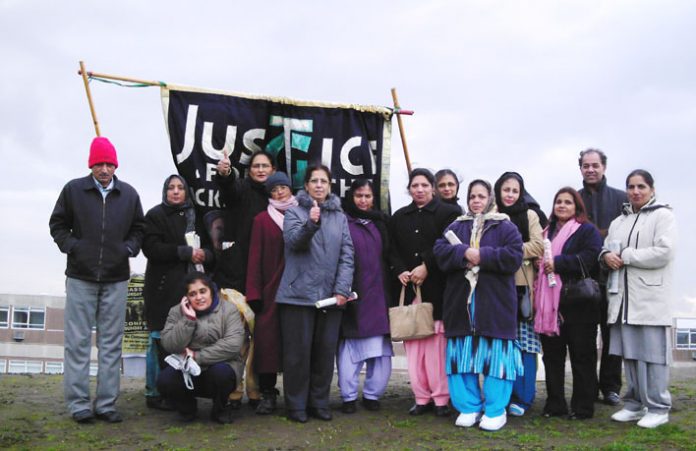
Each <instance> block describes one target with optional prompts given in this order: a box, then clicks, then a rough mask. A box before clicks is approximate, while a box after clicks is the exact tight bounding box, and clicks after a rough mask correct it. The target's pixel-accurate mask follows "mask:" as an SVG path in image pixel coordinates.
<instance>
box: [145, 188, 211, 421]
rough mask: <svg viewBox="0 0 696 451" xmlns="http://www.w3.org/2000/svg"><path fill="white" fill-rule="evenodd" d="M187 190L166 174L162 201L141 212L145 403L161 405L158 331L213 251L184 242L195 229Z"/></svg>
mask: <svg viewBox="0 0 696 451" xmlns="http://www.w3.org/2000/svg"><path fill="white" fill-rule="evenodd" d="M189 195H190V191H189V187H188V185H187V183H186V181H185V180H184V179H183V177H179V176H178V175H170V176H169V177H167V178H166V179H165V181H164V187H163V188H162V203H161V204H159V205H157V206H155V207H153V208H152V209H150V211H148V212H147V215H145V237H144V238H143V246H142V248H143V253H144V254H145V257H147V268H146V270H145V289H144V293H143V296H144V298H145V319H146V321H147V328H148V330H149V332H150V337H149V340H148V349H147V358H146V360H147V371H146V373H147V374H146V386H145V396H146V401H147V406H148V407H151V408H156V409H157V408H162V407H165V406H164V405H163V403H162V398H161V397H160V396H159V393H158V392H157V388H156V381H157V375H158V373H159V369H160V368H162V367H164V366H165V364H164V357H165V355H164V354H162V353H161V352H159V351H160V350H161V347H160V331H161V330H162V329H164V324H165V322H166V321H167V314H168V313H169V309H170V308H171V307H172V306H173V305H175V304H177V303H178V302H179V300H180V296H179V291H180V289H181V287H180V283H181V280H182V279H183V278H184V276H185V275H186V273H187V272H189V271H190V270H193V269H194V265H197V264H198V265H203V264H211V263H212V262H213V253H212V252H211V251H210V250H208V249H194V248H193V247H191V246H189V245H188V244H186V238H185V234H186V233H187V232H194V231H195V224H196V213H195V209H194V207H193V204H192V202H191V200H190V199H189Z"/></svg>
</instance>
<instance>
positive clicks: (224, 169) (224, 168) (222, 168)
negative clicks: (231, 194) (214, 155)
mask: <svg viewBox="0 0 696 451" xmlns="http://www.w3.org/2000/svg"><path fill="white" fill-rule="evenodd" d="M215 169H217V173H218V174H219V175H221V176H222V177H227V176H229V175H230V174H231V173H232V163H231V162H230V159H229V157H228V156H227V151H225V153H224V154H223V157H222V159H221V160H220V161H218V164H217V166H216V167H215Z"/></svg>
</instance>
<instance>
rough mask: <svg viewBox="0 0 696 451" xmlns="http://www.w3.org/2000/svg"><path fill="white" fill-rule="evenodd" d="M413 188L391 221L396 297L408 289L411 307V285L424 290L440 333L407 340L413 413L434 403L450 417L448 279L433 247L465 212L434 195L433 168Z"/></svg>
mask: <svg viewBox="0 0 696 451" xmlns="http://www.w3.org/2000/svg"><path fill="white" fill-rule="evenodd" d="M407 188H408V192H409V195H410V196H411V199H412V200H413V201H412V202H411V203H410V204H409V205H407V206H405V207H403V208H400V209H399V210H397V211H396V213H394V215H393V216H392V217H391V219H390V221H389V237H390V238H391V239H392V241H393V242H392V245H390V251H389V264H390V266H391V271H392V277H393V280H394V281H398V285H397V288H396V289H395V290H394V292H393V293H392V294H393V296H392V304H393V305H394V304H395V302H394V301H396V300H398V299H399V293H400V290H401V287H405V293H406V297H405V305H410V304H411V303H412V302H413V301H414V299H415V293H414V290H412V289H411V285H417V286H420V287H421V295H422V301H423V302H430V303H432V304H433V319H434V320H435V333H434V335H432V336H430V337H426V338H421V339H417V340H408V341H405V342H404V348H405V349H406V359H407V362H408V376H409V380H410V382H411V390H413V395H414V397H415V403H414V404H413V406H412V407H411V408H410V410H409V414H410V415H423V414H424V413H426V412H429V411H432V410H433V404H434V410H435V414H436V415H437V416H441V417H447V416H449V414H450V410H449V406H448V404H449V398H450V397H449V392H448V390H447V377H446V375H445V345H446V339H445V328H444V325H443V323H442V293H443V290H444V288H445V276H444V274H443V273H442V272H441V271H440V269H439V268H438V267H437V264H436V263H435V256H434V255H433V244H435V240H436V239H438V238H439V237H441V236H442V233H443V232H444V230H445V228H446V227H447V226H448V225H449V224H450V223H451V222H452V221H454V220H455V219H456V218H457V216H459V213H460V210H459V208H458V207H457V206H455V205H450V204H447V203H444V202H442V201H441V200H440V199H439V198H438V197H436V196H435V195H434V193H435V177H434V176H433V174H432V172H430V171H429V170H427V169H424V168H417V169H414V170H413V171H411V174H410V175H409V180H408V186H407ZM396 305H398V304H396Z"/></svg>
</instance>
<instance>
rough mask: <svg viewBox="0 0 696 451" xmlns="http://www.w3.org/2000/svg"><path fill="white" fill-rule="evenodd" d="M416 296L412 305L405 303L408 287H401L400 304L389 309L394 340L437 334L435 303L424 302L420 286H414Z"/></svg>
mask: <svg viewBox="0 0 696 451" xmlns="http://www.w3.org/2000/svg"><path fill="white" fill-rule="evenodd" d="M413 290H414V291H415V293H416V297H415V298H414V299H413V302H412V303H411V305H404V298H405V296H406V287H405V286H402V287H401V295H400V296H399V306H398V307H391V308H390V309H389V330H390V331H391V339H392V341H406V340H417V339H419V338H426V337H430V336H431V335H434V334H435V325H434V322H433V304H431V303H429V302H422V300H421V291H420V287H419V286H414V288H413Z"/></svg>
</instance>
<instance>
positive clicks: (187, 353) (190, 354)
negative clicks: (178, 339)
mask: <svg viewBox="0 0 696 451" xmlns="http://www.w3.org/2000/svg"><path fill="white" fill-rule="evenodd" d="M184 354H185V356H186V357H191V358H192V359H193V360H196V359H195V357H196V353H195V352H194V351H192V350H191V348H189V347H186V349H185V350H184Z"/></svg>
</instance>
